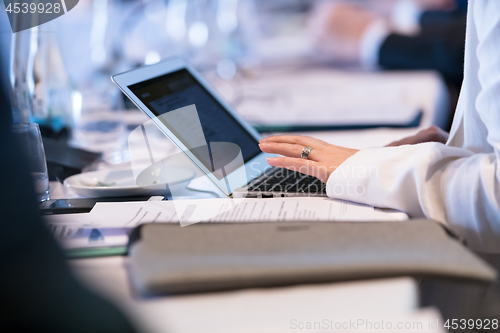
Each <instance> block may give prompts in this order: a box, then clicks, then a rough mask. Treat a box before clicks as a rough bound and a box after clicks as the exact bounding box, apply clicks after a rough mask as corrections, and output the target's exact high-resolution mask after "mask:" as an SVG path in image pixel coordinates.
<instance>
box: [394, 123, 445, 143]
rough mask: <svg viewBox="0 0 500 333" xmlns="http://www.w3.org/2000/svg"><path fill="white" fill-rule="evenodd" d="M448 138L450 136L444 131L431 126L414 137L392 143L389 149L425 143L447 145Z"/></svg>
mask: <svg viewBox="0 0 500 333" xmlns="http://www.w3.org/2000/svg"><path fill="white" fill-rule="evenodd" d="M448 136H449V133H448V132H445V131H443V130H442V129H440V128H439V127H437V126H431V127H429V128H427V129H424V130H422V131H420V132H418V133H417V134H415V135H413V136H409V137H407V138H404V139H401V140H399V141H394V142H392V143H389V144H388V145H387V147H396V146H403V145H416V144H417V143H424V142H441V143H446V141H448Z"/></svg>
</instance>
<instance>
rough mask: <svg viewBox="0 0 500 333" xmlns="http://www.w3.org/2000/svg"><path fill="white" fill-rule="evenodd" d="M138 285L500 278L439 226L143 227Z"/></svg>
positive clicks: (137, 240)
mask: <svg viewBox="0 0 500 333" xmlns="http://www.w3.org/2000/svg"><path fill="white" fill-rule="evenodd" d="M129 255H130V265H131V266H130V267H131V275H132V280H133V283H134V285H135V286H136V287H137V288H138V289H139V290H140V291H141V292H146V293H151V294H161V293H168V294H177V293H192V292H206V291H218V290H229V289H238V288H251V287H272V286H283V285H293V284H302V283H322V282H332V281H342V280H351V279H366V278H380V277H393V276H403V275H411V276H433V277H446V278H454V279H463V280H472V281H478V282H491V281H493V280H494V279H495V274H496V273H495V271H494V270H493V269H492V268H491V267H490V266H488V265H487V264H486V263H485V262H483V261H482V260H481V259H479V258H478V257H477V256H476V255H474V254H473V253H472V252H470V251H469V250H468V249H467V248H466V247H465V246H464V245H462V244H461V243H460V242H459V241H457V240H456V239H455V238H453V237H451V236H450V235H449V234H448V233H447V232H446V231H445V230H444V229H443V228H442V226H440V225H439V224H437V223H435V222H431V221H426V220H412V221H408V222H403V223H402V222H374V223H366V222H348V223H347V222H333V223H332V222H296V223H293V222H286V223H285V222H283V223H282V222H274V223H238V224H195V225H191V226H188V227H180V226H179V225H172V224H145V225H142V226H140V227H138V228H137V229H136V230H135V231H134V233H133V236H132V237H131V241H130V244H129Z"/></svg>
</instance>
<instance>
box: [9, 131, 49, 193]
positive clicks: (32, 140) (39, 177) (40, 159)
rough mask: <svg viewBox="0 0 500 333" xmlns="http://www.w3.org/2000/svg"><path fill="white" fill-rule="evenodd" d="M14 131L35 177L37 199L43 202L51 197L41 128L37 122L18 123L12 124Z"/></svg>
mask: <svg viewBox="0 0 500 333" xmlns="http://www.w3.org/2000/svg"><path fill="white" fill-rule="evenodd" d="M12 131H13V132H14V135H15V137H16V139H17V142H18V143H19V144H20V148H21V151H22V152H23V153H24V154H25V156H26V158H27V159H28V168H29V171H30V173H31V176H32V177H33V184H34V187H35V193H36V197H37V200H38V201H39V202H43V201H46V200H49V199H50V196H49V176H48V173H47V162H46V160H45V151H44V150H43V142H42V136H41V134H40V128H39V127H38V124H36V123H18V124H13V125H12Z"/></svg>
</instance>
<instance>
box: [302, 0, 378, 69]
mask: <svg viewBox="0 0 500 333" xmlns="http://www.w3.org/2000/svg"><path fill="white" fill-rule="evenodd" d="M375 20H377V17H376V16H375V15H374V14H372V13H371V12H369V11H368V10H365V9H363V8H362V7H360V6H356V5H352V4H348V3H332V2H322V3H319V4H318V5H317V6H316V7H315V8H314V10H313V11H312V13H311V16H310V19H309V29H310V33H311V37H312V44H313V48H314V50H315V51H316V52H317V54H316V55H317V56H319V57H320V58H326V59H328V60H332V61H336V62H348V63H350V62H359V61H360V60H361V59H360V52H361V51H360V44H361V39H362V38H363V35H364V33H365V31H366V29H367V28H368V27H369V26H370V25H371V24H372V23H373V22H374V21H375Z"/></svg>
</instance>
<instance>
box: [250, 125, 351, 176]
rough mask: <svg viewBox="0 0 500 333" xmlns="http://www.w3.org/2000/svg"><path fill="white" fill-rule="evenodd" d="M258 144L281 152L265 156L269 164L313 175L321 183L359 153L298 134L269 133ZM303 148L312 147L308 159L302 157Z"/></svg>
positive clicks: (271, 151) (269, 149) (266, 150)
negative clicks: (275, 155)
mask: <svg viewBox="0 0 500 333" xmlns="http://www.w3.org/2000/svg"><path fill="white" fill-rule="evenodd" d="M259 146H260V149H261V150H262V151H263V152H265V153H271V154H279V155H283V156H279V157H271V158H268V159H267V162H268V163H269V164H270V165H272V166H275V167H279V168H286V169H290V170H292V171H298V172H302V173H305V174H308V175H311V176H314V177H316V178H318V179H319V180H321V181H322V182H323V183H326V182H327V181H328V178H329V177H330V175H331V174H332V172H334V171H335V170H336V169H337V168H338V167H339V166H340V165H341V164H342V163H344V161H345V160H347V159H348V158H349V157H351V156H352V155H354V154H356V153H357V152H358V150H356V149H349V148H343V147H338V146H334V145H331V144H329V143H326V142H324V141H321V140H318V139H314V138H311V137H307V136H300V135H279V136H272V137H269V138H265V139H262V140H260V144H259ZM304 147H311V148H312V150H311V152H310V153H309V157H308V158H307V159H303V158H301V155H302V150H303V149H304Z"/></svg>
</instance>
